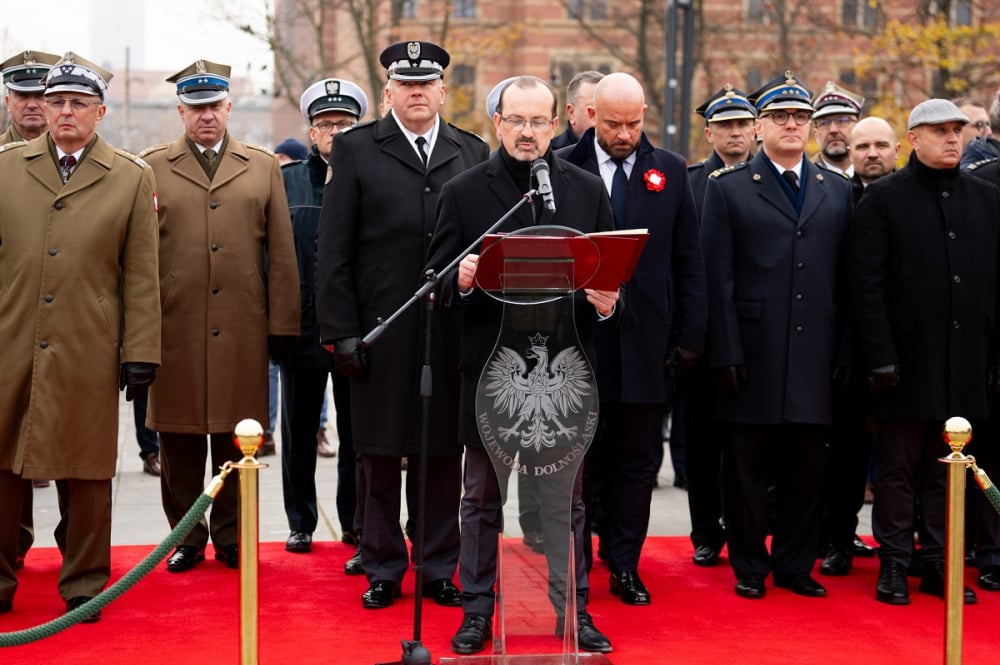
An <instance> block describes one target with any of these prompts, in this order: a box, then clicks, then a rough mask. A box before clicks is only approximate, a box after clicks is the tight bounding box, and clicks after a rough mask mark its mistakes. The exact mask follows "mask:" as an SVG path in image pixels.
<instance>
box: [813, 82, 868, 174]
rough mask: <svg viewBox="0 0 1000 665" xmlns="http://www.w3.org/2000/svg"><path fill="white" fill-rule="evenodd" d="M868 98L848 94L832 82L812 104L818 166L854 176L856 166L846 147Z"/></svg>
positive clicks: (827, 83)
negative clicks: (817, 147)
mask: <svg viewBox="0 0 1000 665" xmlns="http://www.w3.org/2000/svg"><path fill="white" fill-rule="evenodd" d="M864 103H865V98H864V97H861V96H859V95H856V94H854V93H853V92H850V91H849V90H846V89H844V88H842V87H840V86H839V85H837V84H836V83H834V82H833V81H827V82H826V85H825V86H824V87H823V90H821V91H820V92H819V93H818V94H817V95H816V96H815V97H814V98H813V100H812V105H813V108H814V109H816V110H815V112H814V113H813V117H812V119H813V129H814V131H815V132H816V143H818V144H819V155H817V156H816V162H817V163H819V164H823V165H824V166H826V167H828V168H830V169H832V170H834V171H839V172H841V173H844V174H845V175H847V177H848V178H850V177H851V176H853V175H854V163H853V162H852V161H851V153H850V151H849V150H848V149H847V146H848V145H850V142H851V130H852V129H853V128H854V125H855V123H857V122H858V118H859V117H860V115H861V107H862V106H863V105H864Z"/></svg>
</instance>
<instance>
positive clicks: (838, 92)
mask: <svg viewBox="0 0 1000 665" xmlns="http://www.w3.org/2000/svg"><path fill="white" fill-rule="evenodd" d="M864 103H865V98H864V97H862V96H860V95H855V94H854V93H853V92H851V91H849V90H845V89H844V88H841V87H840V86H839V85H837V84H836V83H834V82H833V81H827V82H826V85H825V86H823V90H821V91H820V92H819V93H817V94H816V96H815V97H813V100H812V105H813V108H814V109H816V111H815V112H814V113H813V120H815V119H816V118H822V117H824V116H828V115H861V107H862V106H863V105H864Z"/></svg>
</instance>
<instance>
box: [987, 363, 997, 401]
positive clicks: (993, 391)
mask: <svg viewBox="0 0 1000 665" xmlns="http://www.w3.org/2000/svg"><path fill="white" fill-rule="evenodd" d="M986 385H987V386H989V389H990V397H992V398H993V399H995V400H1000V363H994V364H993V365H992V366H991V367H990V373H989V376H988V377H987V379H986Z"/></svg>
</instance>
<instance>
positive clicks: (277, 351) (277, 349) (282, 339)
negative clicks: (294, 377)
mask: <svg viewBox="0 0 1000 665" xmlns="http://www.w3.org/2000/svg"><path fill="white" fill-rule="evenodd" d="M296 339H298V338H297V337H295V336H294V335H268V336H267V355H268V356H269V357H270V358H271V362H273V363H276V364H277V363H280V362H281V361H282V360H284V359H285V358H287V357H288V354H289V353H291V352H292V349H293V348H294V347H295V340H296Z"/></svg>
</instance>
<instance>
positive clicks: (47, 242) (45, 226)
mask: <svg viewBox="0 0 1000 665" xmlns="http://www.w3.org/2000/svg"><path fill="white" fill-rule="evenodd" d="M154 190H155V183H154V179H153V171H152V169H150V168H148V167H147V166H145V165H144V164H143V163H142V162H141V161H139V160H138V159H137V158H136V157H134V156H132V155H129V154H128V153H124V152H122V151H119V150H115V149H114V148H112V147H111V146H110V145H108V144H107V143H105V142H104V141H103V140H101V139H100V138H99V137H98V138H97V139H96V140H95V143H94V144H93V145H92V146H91V147H90V149H89V150H88V151H87V152H86V153H85V155H84V156H83V158H82V160H81V162H80V164H78V165H77V167H76V170H75V171H74V173H73V175H72V177H71V178H70V179H69V181H68V182H67V183H66V184H65V185H64V184H63V183H62V180H61V179H60V177H59V171H58V169H57V167H56V164H55V160H54V159H53V158H52V156H51V153H50V151H49V138H48V134H43V135H42V136H40V137H39V138H37V139H35V140H33V141H30V142H28V143H18V144H13V145H9V146H6V148H5V149H4V150H3V151H2V152H0V469H3V470H12V471H14V472H15V473H19V474H21V475H23V476H24V477H26V478H44V479H53V478H54V479H60V478H80V479H87V480H103V479H108V478H111V477H112V476H114V473H115V466H116V464H115V461H116V459H117V451H118V374H119V364H120V363H122V362H148V363H158V362H159V361H160V308H159V291H158V287H157V284H158V282H157V273H158V270H157V225H156V212H155V209H154Z"/></svg>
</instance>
